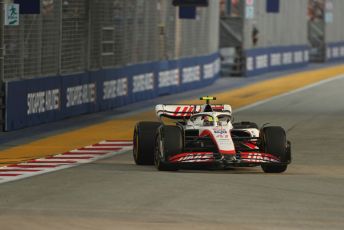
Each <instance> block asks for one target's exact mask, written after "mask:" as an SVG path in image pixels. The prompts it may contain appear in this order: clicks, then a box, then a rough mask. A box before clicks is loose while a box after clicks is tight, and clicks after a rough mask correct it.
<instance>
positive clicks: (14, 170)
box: [0, 169, 41, 172]
mask: <svg viewBox="0 0 344 230" xmlns="http://www.w3.org/2000/svg"><path fill="white" fill-rule="evenodd" d="M39 171H41V170H35V169H0V172H39Z"/></svg>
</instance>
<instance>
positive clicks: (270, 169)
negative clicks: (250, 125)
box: [260, 126, 290, 173]
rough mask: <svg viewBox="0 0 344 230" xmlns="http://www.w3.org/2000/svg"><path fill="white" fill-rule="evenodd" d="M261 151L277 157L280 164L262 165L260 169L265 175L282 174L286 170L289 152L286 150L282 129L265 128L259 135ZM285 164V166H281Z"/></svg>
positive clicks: (285, 139) (274, 127) (284, 134)
mask: <svg viewBox="0 0 344 230" xmlns="http://www.w3.org/2000/svg"><path fill="white" fill-rule="evenodd" d="M260 136H261V138H262V139H261V141H262V143H261V144H262V146H261V147H262V150H263V151H264V152H265V153H270V154H273V155H275V156H276V157H278V158H279V159H280V160H281V162H282V164H278V165H274V164H272V165H269V164H263V165H262V169H263V171H264V172H266V173H282V172H284V171H286V170H287V167H288V165H287V161H288V159H290V151H289V152H288V150H287V144H288V143H287V137H286V133H285V131H284V129H283V128H282V127H279V126H271V127H265V128H263V129H262V130H261V133H260ZM283 163H285V164H283Z"/></svg>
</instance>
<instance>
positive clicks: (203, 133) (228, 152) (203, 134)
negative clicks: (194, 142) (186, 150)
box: [199, 130, 236, 155]
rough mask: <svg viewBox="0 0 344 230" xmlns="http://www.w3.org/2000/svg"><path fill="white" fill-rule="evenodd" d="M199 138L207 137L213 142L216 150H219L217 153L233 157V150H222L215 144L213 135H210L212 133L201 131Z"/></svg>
mask: <svg viewBox="0 0 344 230" xmlns="http://www.w3.org/2000/svg"><path fill="white" fill-rule="evenodd" d="M199 136H200V137H205V136H209V137H210V138H211V139H212V140H213V142H214V143H215V144H216V147H217V149H218V150H219V153H221V154H229V155H234V154H235V153H236V151H235V150H223V149H220V147H219V145H218V144H217V141H216V139H215V137H214V135H213V134H212V132H210V131H209V130H203V131H202V133H201V134H200V135H199Z"/></svg>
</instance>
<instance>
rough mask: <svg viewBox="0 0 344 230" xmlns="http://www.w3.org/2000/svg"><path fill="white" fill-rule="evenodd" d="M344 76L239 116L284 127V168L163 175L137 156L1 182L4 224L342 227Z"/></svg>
mask: <svg viewBox="0 0 344 230" xmlns="http://www.w3.org/2000/svg"><path fill="white" fill-rule="evenodd" d="M343 86H344V77H343V78H337V79H336V80H332V81H328V82H326V83H323V84H320V85H317V86H314V87H311V88H308V89H305V90H302V91H298V92H296V93H292V94H289V95H285V96H282V97H277V98H273V99H271V100H268V101H266V102H265V103H261V104H257V105H256V106H250V107H246V109H244V110H241V111H239V112H238V113H236V120H237V121H239V120H252V121H256V122H257V123H258V124H260V125H262V124H264V123H266V122H269V123H271V124H274V125H275V124H276V125H281V126H283V127H284V128H285V129H286V130H287V135H288V138H289V140H290V141H291V142H292V153H293V163H292V164H291V165H290V167H289V168H288V171H287V172H286V173H284V174H278V175H271V174H264V173H263V172H262V171H261V169H260V168H240V169H230V170H219V171H212V170H181V171H179V172H158V171H156V170H155V168H154V167H150V166H136V165H135V164H134V163H133V160H132V157H131V153H130V152H127V153H126V154H123V155H118V156H115V157H112V158H109V159H104V160H100V161H96V162H94V163H91V164H86V165H82V166H79V167H75V168H70V169H66V170H63V171H58V172H55V173H50V174H44V175H40V176H36V177H32V178H28V179H25V180H20V181H15V182H10V183H6V184H2V185H0V229H1V230H7V229H15V230H17V229H26V230H31V229H32V230H43V229H44V230H45V229H49V230H50V229H52V230H55V229H56V230H60V229H83V230H85V229H191V228H194V229H344V218H343V217H344V193H343V192H344V167H343V165H344V154H343V149H344V142H343V139H344V133H343V130H344V100H343V96H344V93H343Z"/></svg>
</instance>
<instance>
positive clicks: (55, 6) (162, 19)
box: [4, 0, 219, 81]
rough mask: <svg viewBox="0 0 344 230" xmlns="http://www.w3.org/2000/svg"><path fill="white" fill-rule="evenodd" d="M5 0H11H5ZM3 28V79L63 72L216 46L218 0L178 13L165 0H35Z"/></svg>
mask: <svg viewBox="0 0 344 230" xmlns="http://www.w3.org/2000/svg"><path fill="white" fill-rule="evenodd" d="M9 2H11V1H9ZM40 2H41V13H40V14H29V15H21V16H20V25H19V26H5V28H4V47H5V52H4V53H5V59H4V80H5V81H10V80H18V79H28V78H38V77H46V76H56V75H68V74H74V73H81V72H86V71H91V70H99V69H104V68H115V67H121V66H126V65H132V64H138V63H145V62H152V61H159V60H171V59H178V58H182V57H191V56H201V55H206V54H210V53H213V52H216V51H217V50H218V24H219V23H218V21H219V1H218V0H212V1H209V2H210V5H209V7H206V8H199V9H198V10H197V19H196V20H180V19H178V8H176V7H174V6H172V2H171V1H170V0H41V1H40Z"/></svg>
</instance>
